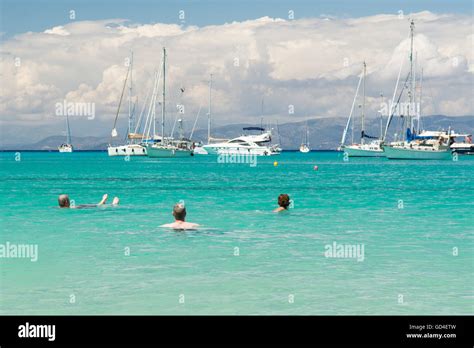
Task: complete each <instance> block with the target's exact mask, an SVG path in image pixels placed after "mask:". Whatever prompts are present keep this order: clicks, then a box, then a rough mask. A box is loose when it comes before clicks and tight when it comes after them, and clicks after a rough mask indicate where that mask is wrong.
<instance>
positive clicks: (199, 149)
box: [193, 74, 225, 155]
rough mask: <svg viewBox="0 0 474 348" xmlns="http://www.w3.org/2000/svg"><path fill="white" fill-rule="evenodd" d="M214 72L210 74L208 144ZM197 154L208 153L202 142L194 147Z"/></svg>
mask: <svg viewBox="0 0 474 348" xmlns="http://www.w3.org/2000/svg"><path fill="white" fill-rule="evenodd" d="M211 97H212V74H211V75H210V76H209V110H208V112H207V144H210V142H211V139H212V138H211V100H212V98H211ZM224 140H225V139H224ZM193 153H194V154H195V155H208V154H209V153H208V152H207V151H206V150H205V149H204V146H203V145H202V144H200V145H198V146H195V147H194V149H193Z"/></svg>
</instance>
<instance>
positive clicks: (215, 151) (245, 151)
mask: <svg viewBox="0 0 474 348" xmlns="http://www.w3.org/2000/svg"><path fill="white" fill-rule="evenodd" d="M203 148H204V150H205V151H206V152H207V153H208V154H210V155H238V156H274V155H279V154H280V153H279V152H274V151H272V150H271V149H269V148H266V147H227V146H217V147H216V146H208V145H205V146H203Z"/></svg>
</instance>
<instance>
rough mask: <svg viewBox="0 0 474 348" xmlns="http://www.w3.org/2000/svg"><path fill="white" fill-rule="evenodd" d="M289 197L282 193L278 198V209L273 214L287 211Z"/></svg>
mask: <svg viewBox="0 0 474 348" xmlns="http://www.w3.org/2000/svg"><path fill="white" fill-rule="evenodd" d="M290 203H291V201H290V196H288V195H287V194H286V193H282V194H281V195H279V196H278V205H279V207H278V208H276V209H275V210H274V211H273V212H274V213H279V212H281V211H285V210H288V207H289V206H290Z"/></svg>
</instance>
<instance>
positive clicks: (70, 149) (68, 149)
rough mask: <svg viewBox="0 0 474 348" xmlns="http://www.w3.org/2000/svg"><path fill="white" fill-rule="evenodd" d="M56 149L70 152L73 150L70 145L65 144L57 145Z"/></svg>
mask: <svg viewBox="0 0 474 348" xmlns="http://www.w3.org/2000/svg"><path fill="white" fill-rule="evenodd" d="M58 151H59V152H62V153H71V152H73V151H74V150H73V148H72V145H67V146H60V147H58Z"/></svg>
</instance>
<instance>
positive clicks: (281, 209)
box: [273, 207, 286, 213]
mask: <svg viewBox="0 0 474 348" xmlns="http://www.w3.org/2000/svg"><path fill="white" fill-rule="evenodd" d="M285 210H286V209H285V208H283V207H278V208H276V209H275V210H273V212H274V213H279V212H282V211H285Z"/></svg>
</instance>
